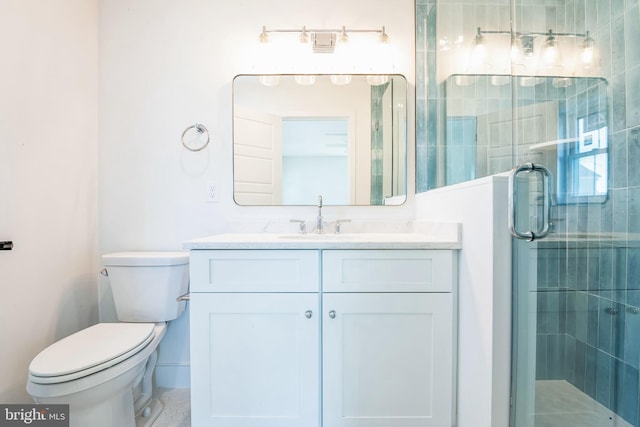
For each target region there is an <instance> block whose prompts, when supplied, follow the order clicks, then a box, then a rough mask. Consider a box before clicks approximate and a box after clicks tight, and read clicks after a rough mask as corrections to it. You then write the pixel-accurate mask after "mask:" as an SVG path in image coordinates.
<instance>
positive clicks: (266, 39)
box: [258, 26, 269, 43]
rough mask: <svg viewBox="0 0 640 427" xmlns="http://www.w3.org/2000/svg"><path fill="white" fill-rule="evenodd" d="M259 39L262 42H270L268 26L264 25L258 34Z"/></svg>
mask: <svg viewBox="0 0 640 427" xmlns="http://www.w3.org/2000/svg"><path fill="white" fill-rule="evenodd" d="M258 40H259V41H260V43H268V42H269V34H267V27H265V26H263V27H262V32H261V33H260V35H259V36H258Z"/></svg>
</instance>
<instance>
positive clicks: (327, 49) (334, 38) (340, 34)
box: [258, 26, 390, 53]
mask: <svg viewBox="0 0 640 427" xmlns="http://www.w3.org/2000/svg"><path fill="white" fill-rule="evenodd" d="M272 33H292V34H298V40H299V41H300V42H301V43H305V44H306V43H309V42H311V46H312V49H313V52H314V53H333V52H334V50H335V48H336V43H337V42H338V43H347V42H348V40H349V34H353V33H371V34H378V35H379V41H380V43H382V44H388V43H389V40H390V38H389V35H388V34H387V31H386V29H385V27H382V29H380V30H376V29H348V28H346V27H345V26H342V28H340V29H307V27H306V26H303V27H302V29H299V28H298V29H290V28H278V29H267V27H266V26H263V27H262V32H261V33H260V35H259V36H258V40H259V41H260V43H268V42H270V41H271V40H270V39H271V38H270V37H269V35H270V34H272Z"/></svg>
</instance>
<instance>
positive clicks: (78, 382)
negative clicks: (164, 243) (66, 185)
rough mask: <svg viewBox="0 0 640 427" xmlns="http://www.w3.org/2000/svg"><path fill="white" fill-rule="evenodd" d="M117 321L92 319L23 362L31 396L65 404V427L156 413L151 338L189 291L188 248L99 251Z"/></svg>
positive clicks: (104, 426) (133, 420)
mask: <svg viewBox="0 0 640 427" xmlns="http://www.w3.org/2000/svg"><path fill="white" fill-rule="evenodd" d="M102 261H103V264H104V266H105V270H106V274H107V275H108V277H109V281H110V283H111V290H112V293H113V300H114V304H115V307H116V315H117V317H118V323H99V324H97V325H93V326H91V327H89V328H86V329H83V330H81V331H79V332H76V333H75V334H72V335H70V336H68V337H66V338H63V339H62V340H60V341H58V342H56V343H54V344H52V345H50V346H49V347H47V348H46V349H44V350H43V351H41V352H40V353H39V354H38V355H37V356H36V357H35V358H34V359H33V360H32V362H31V364H30V365H29V377H28V381H27V392H28V393H29V394H30V395H31V396H32V398H33V399H34V401H35V402H36V403H42V404H69V411H70V414H69V422H70V426H71V427H86V426H92V427H114V426H118V427H148V426H150V425H151V424H152V423H153V421H155V419H156V418H157V417H158V415H160V412H161V411H162V405H161V403H160V402H159V401H158V400H156V399H152V378H153V372H154V369H155V365H156V360H157V348H158V344H160V341H161V340H162V337H163V336H164V334H165V331H166V327H167V322H169V321H171V320H173V319H176V318H178V317H179V316H180V315H181V314H182V312H183V311H184V309H185V305H186V303H185V302H184V301H178V300H177V297H179V296H180V295H183V294H185V293H186V292H187V290H188V285H189V254H188V252H119V253H113V254H107V255H103V256H102Z"/></svg>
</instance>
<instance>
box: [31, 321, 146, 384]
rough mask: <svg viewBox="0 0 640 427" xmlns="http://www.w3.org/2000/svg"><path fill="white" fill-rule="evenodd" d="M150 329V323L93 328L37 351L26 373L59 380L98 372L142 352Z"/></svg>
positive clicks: (116, 324) (94, 326)
mask: <svg viewBox="0 0 640 427" xmlns="http://www.w3.org/2000/svg"><path fill="white" fill-rule="evenodd" d="M154 326H155V324H154V323H99V324H97V325H93V326H91V327H89V328H87V329H83V330H81V331H79V332H76V333H75V334H73V335H69V336H68V337H66V338H64V339H62V340H60V341H58V342H56V343H54V344H52V345H50V346H49V347H47V348H46V349H44V350H43V351H41V352H40V354H38V355H37V356H36V357H35V359H33V361H32V362H31V365H29V373H30V374H31V375H32V376H36V377H59V376H62V375H69V374H74V373H78V372H81V371H88V372H83V375H82V376H84V375H89V374H91V373H94V372H98V371H100V370H102V369H105V368H107V367H108V366H112V365H114V364H116V363H119V362H120V361H122V360H125V359H127V358H128V357H131V356H132V355H133V354H135V353H137V352H139V351H140V350H142V349H143V348H144V347H145V346H146V345H147V344H148V343H149V342H150V341H151V340H152V339H153V336H154V331H153V330H154ZM51 380H53V378H51ZM45 382H52V381H45Z"/></svg>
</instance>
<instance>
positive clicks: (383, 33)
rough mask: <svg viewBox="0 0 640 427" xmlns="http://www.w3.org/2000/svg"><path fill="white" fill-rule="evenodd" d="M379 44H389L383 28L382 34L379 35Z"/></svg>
mask: <svg viewBox="0 0 640 427" xmlns="http://www.w3.org/2000/svg"><path fill="white" fill-rule="evenodd" d="M380 43H382V44H389V35H388V34H387V31H386V30H385V28H384V27H382V33H381V34H380Z"/></svg>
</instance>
